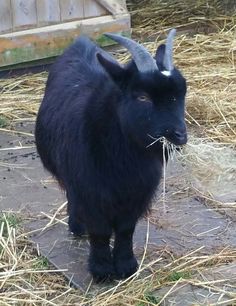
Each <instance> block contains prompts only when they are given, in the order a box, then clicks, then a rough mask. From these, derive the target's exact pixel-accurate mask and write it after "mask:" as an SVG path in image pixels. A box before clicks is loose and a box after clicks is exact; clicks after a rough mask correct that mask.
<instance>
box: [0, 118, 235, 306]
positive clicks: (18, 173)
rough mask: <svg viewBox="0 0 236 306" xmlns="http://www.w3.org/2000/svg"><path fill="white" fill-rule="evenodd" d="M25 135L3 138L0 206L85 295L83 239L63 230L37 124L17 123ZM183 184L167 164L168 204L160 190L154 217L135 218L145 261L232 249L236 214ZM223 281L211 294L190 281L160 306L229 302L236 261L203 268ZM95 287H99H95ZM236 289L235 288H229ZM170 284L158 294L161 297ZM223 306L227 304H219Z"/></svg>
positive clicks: (176, 168)
mask: <svg viewBox="0 0 236 306" xmlns="http://www.w3.org/2000/svg"><path fill="white" fill-rule="evenodd" d="M17 130H18V131H22V134H12V133H1V134H0V150H1V151H0V190H1V194H0V208H1V210H2V211H13V212H20V214H21V215H22V216H24V220H25V221H24V227H25V231H26V232H31V234H30V235H29V237H30V239H31V240H32V241H33V242H34V243H35V246H36V245H38V248H39V250H40V253H41V254H43V255H44V256H46V257H47V258H48V259H49V261H50V262H51V263H52V264H53V265H55V266H56V267H57V268H58V269H63V270H65V271H64V272H63V273H64V275H65V276H66V277H67V278H68V280H69V281H70V283H71V284H72V285H74V286H75V287H76V288H79V289H80V290H82V291H86V288H87V287H88V285H89V284H90V282H91V278H90V275H89V274H88V272H87V265H86V261H87V255H88V247H89V244H88V241H87V239H86V238H84V239H81V240H80V239H78V240H76V239H74V238H73V237H72V235H71V234H70V233H69V232H68V228H67V223H66V221H67V219H66V218H67V217H66V207H65V201H66V199H65V195H64V194H63V191H62V190H60V189H59V188H58V186H57V184H56V183H55V182H54V181H53V179H52V178H51V177H50V175H49V173H47V172H46V171H45V170H44V169H43V167H42V164H41V162H40V159H39V157H38V155H37V152H36V148H35V144H34V137H33V135H32V136H29V135H25V134H24V133H30V134H33V131H34V123H32V122H21V123H19V124H18V126H17ZM184 183H185V170H184V168H183V167H182V166H181V165H180V164H179V163H177V162H171V163H170V165H169V168H168V171H167V181H166V194H165V205H166V212H165V211H164V203H163V199H162V190H161V189H162V185H161V186H160V188H159V191H158V192H157V195H156V198H155V199H154V201H153V209H152V212H151V214H150V215H149V216H148V217H147V218H145V219H143V220H140V222H139V224H138V226H137V229H136V232H135V237H134V251H135V254H136V255H137V258H138V260H139V262H140V261H142V259H143V256H144V253H145V260H148V259H149V260H150V258H157V257H158V256H161V254H162V253H163V250H166V251H167V252H169V253H171V254H172V255H171V256H173V258H178V257H180V256H184V255H185V254H187V253H189V252H194V253H195V256H204V255H206V254H207V255H214V254H216V253H217V252H220V251H221V250H224V249H229V250H231V249H232V250H235V248H236V235H235V233H236V223H235V221H236V220H235V219H234V214H232V215H230V214H225V213H222V212H221V211H217V210H216V209H214V208H213V207H211V206H209V205H208V204H207V203H206V201H205V199H204V198H201V197H200V196H199V195H196V194H195V193H194V192H192V191H191V189H190V188H189V186H188V184H187V183H186V185H184ZM219 274H220V275H221V278H222V279H226V280H227V281H226V282H225V283H224V282H223V283H222V284H221V287H222V292H213V293H212V292H209V290H208V289H204V288H198V287H196V286H192V285H191V284H188V285H186V286H182V287H181V288H179V287H178V286H176V288H175V290H174V291H173V292H172V293H171V294H170V295H168V299H166V300H165V302H164V304H163V305H181V306H184V305H186V306H187V305H208V304H209V305H218V304H217V303H219V302H220V303H221V304H220V305H233V304H231V303H228V302H225V303H224V301H225V300H228V296H227V290H228V289H227V288H229V289H230V290H231V292H232V290H233V292H236V287H235V284H236V262H231V263H230V264H224V265H222V266H217V268H211V269H210V270H209V269H208V270H207V272H206V274H205V276H204V277H205V279H208V280H209V279H212V280H214V279H216V278H217V275H219ZM95 287H96V286H95ZM232 288H233V289H232ZM169 289H170V288H169V287H168V286H166V287H164V288H162V289H160V290H158V291H157V292H156V294H157V295H158V296H164V295H165V294H166V293H167V292H168V290H169ZM223 289H224V290H223ZM223 303H224V304H223Z"/></svg>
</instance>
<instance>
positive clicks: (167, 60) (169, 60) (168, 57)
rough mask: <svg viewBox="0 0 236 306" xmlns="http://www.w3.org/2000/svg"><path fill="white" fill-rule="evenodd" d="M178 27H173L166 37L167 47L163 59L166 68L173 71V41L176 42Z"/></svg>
mask: <svg viewBox="0 0 236 306" xmlns="http://www.w3.org/2000/svg"><path fill="white" fill-rule="evenodd" d="M175 33H176V29H172V30H171V31H170V32H169V34H168V36H167V39H166V49H165V55H164V59H163V64H164V66H165V68H166V69H167V70H168V71H171V70H173V69H174V65H173V43H174V37H175Z"/></svg>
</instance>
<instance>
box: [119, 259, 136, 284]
mask: <svg viewBox="0 0 236 306" xmlns="http://www.w3.org/2000/svg"><path fill="white" fill-rule="evenodd" d="M114 266H115V278H116V279H123V278H127V277H129V276H131V275H132V274H134V273H135V272H136V271H137V269H138V263H137V260H136V258H135V257H134V256H133V257H131V258H128V259H116V260H115V262H114Z"/></svg>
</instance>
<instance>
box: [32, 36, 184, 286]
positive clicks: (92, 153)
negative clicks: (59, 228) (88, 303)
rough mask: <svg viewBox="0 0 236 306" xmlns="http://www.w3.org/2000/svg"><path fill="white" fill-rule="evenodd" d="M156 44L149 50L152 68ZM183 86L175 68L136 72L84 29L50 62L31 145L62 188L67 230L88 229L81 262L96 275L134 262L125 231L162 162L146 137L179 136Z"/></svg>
mask: <svg viewBox="0 0 236 306" xmlns="http://www.w3.org/2000/svg"><path fill="white" fill-rule="evenodd" d="M163 50H164V48H163V46H162V47H161V48H160V49H159V51H158V52H157V55H156V56H157V57H158V58H157V64H158V66H159V68H160V69H161V65H162V62H161V59H162V58H163V55H162V53H163ZM158 53H159V54H158ZM185 93H186V83H185V79H184V78H183V77H182V75H181V73H180V72H179V71H178V70H177V69H174V71H173V73H172V75H171V76H170V77H166V76H164V75H163V74H162V73H161V72H160V71H156V72H150V73H145V74H144V73H140V72H139V71H138V70H137V68H136V65H135V64H134V62H133V61H131V62H130V63H129V64H127V65H126V66H124V67H121V66H120V65H119V64H118V63H117V62H116V61H115V60H114V59H113V58H112V57H111V56H110V55H109V54H108V53H106V52H105V51H103V50H102V49H100V48H99V47H97V46H96V45H95V44H94V43H93V42H91V41H90V40H89V39H88V38H86V37H81V38H79V39H78V40H76V41H75V42H74V43H73V44H72V45H71V46H70V47H69V48H68V49H67V50H66V51H65V52H64V54H63V55H62V56H60V57H59V58H58V59H57V61H56V63H55V64H54V65H53V67H52V68H51V71H50V74H49V77H48V81H47V86H46V91H45V96H44V99H43V101H42V104H41V106H40V109H39V113H38V117H37V122H36V143H37V149H38V152H39V154H40V157H41V160H42V162H43V165H44V166H45V168H46V169H48V170H49V171H50V172H51V173H52V174H53V175H54V176H55V177H56V178H57V180H58V181H59V183H60V184H61V186H63V188H64V189H65V190H66V194H67V199H68V213H69V227H70V230H71V231H72V232H73V233H74V234H75V235H81V234H84V232H85V230H86V231H87V232H88V234H89V237H90V245H91V247H90V256H89V269H90V271H91V273H92V275H93V276H94V278H95V279H96V280H98V281H102V280H105V279H108V278H111V279H112V278H114V277H115V278H123V277H128V276H130V275H131V274H133V273H134V272H135V271H136V269H137V266H138V265H137V261H136V259H135V257H134V254H133V248H132V237H133V232H134V229H135V225H136V222H137V220H138V219H139V218H140V216H142V215H143V214H144V213H145V212H146V211H147V209H148V207H149V203H150V201H151V198H152V196H153V194H154V192H155V190H156V187H157V186H158V183H159V181H160V178H161V175H162V164H163V159H162V156H163V152H162V144H161V143H160V142H156V143H155V144H153V145H152V146H150V147H148V145H149V144H150V143H152V142H153V137H156V138H158V137H160V136H165V137H167V138H168V139H169V140H170V141H172V142H173V143H175V144H183V143H185V142H186V128H185V123H184V98H185ZM143 96H145V97H143ZM113 232H114V234H115V244H114V248H113V250H112V251H111V250H110V246H109V241H110V238H111V235H112V233H113Z"/></svg>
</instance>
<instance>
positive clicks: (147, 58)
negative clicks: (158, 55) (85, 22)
mask: <svg viewBox="0 0 236 306" xmlns="http://www.w3.org/2000/svg"><path fill="white" fill-rule="evenodd" d="M105 35H106V36H107V37H109V38H111V39H113V40H114V41H116V42H117V43H119V44H120V45H122V46H124V47H125V48H126V49H127V50H128V51H129V52H130V53H131V55H132V57H133V60H134V62H135V64H136V66H137V68H138V70H139V71H140V72H148V71H155V70H158V67H157V64H156V61H155V60H154V58H153V57H152V56H151V54H150V53H149V52H148V51H147V50H146V49H145V48H144V47H143V46H142V45H140V44H138V43H137V42H135V41H134V40H132V39H129V38H127V37H124V36H120V35H117V34H111V33H105Z"/></svg>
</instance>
